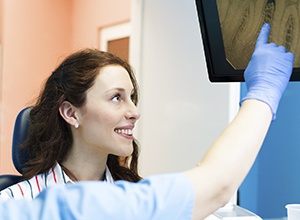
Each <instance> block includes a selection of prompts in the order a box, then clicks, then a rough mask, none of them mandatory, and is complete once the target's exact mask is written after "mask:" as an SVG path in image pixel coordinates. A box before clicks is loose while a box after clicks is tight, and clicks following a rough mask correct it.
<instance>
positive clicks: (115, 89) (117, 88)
mask: <svg viewBox="0 0 300 220" xmlns="http://www.w3.org/2000/svg"><path fill="white" fill-rule="evenodd" d="M112 91H119V92H125V91H126V89H124V88H120V87H116V88H112V89H109V90H107V91H106V92H105V93H107V92H112ZM133 93H135V89H134V88H132V90H131V94H133Z"/></svg>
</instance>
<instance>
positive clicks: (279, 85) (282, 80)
mask: <svg viewBox="0 0 300 220" xmlns="http://www.w3.org/2000/svg"><path fill="white" fill-rule="evenodd" d="M269 33H270V25H269V24H264V25H263V27H262V28H261V31H260V33H259V35H258V38H257V40H256V46H255V50H254V52H253V54H252V58H251V60H250V62H249V64H248V66H247V68H246V70H245V72H244V78H245V82H246V86H247V89H248V93H247V95H246V96H245V97H244V98H243V99H242V101H241V102H243V101H244V100H246V99H256V100H260V101H263V102H265V103H266V104H268V105H269V106H270V108H271V110H272V113H273V118H272V120H274V119H275V118H276V111H277V108H278V104H279V101H280V99H281V96H282V93H283V92H284V90H285V88H286V86H287V84H288V82H289V79H290V77H291V74H292V70H293V62H294V55H293V54H292V53H290V52H286V49H285V48H284V47H283V46H277V45H276V44H275V43H268V38H269Z"/></svg>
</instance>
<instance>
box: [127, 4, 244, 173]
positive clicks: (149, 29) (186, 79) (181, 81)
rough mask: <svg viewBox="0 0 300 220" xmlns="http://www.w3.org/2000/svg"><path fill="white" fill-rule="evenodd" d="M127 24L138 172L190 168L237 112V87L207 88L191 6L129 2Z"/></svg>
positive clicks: (203, 59)
mask: <svg viewBox="0 0 300 220" xmlns="http://www.w3.org/2000/svg"><path fill="white" fill-rule="evenodd" d="M131 21H132V28H133V29H132V36H131V43H130V44H131V48H130V57H131V58H130V60H131V64H132V65H133V66H134V67H135V69H136V72H137V76H138V81H139V84H140V92H141V101H140V104H139V108H140V112H141V115H142V116H141V119H140V120H139V122H138V128H137V138H138V140H139V141H140V144H141V157H140V172H141V174H142V175H143V176H148V175H151V174H154V173H165V172H174V171H181V170H185V169H188V168H191V167H193V166H195V165H196V164H197V163H198V162H199V160H200V159H201V157H202V156H203V155H204V153H205V151H206V150H207V148H208V147H209V146H210V144H211V143H212V142H213V141H214V139H215V138H216V137H217V136H218V134H219V133H220V132H221V131H222V130H223V128H224V127H225V126H226V125H227V124H228V122H229V120H231V118H232V112H234V113H235V112H236V109H237V108H238V104H237V103H238V99H239V97H238V95H237V94H236V92H235V94H234V96H231V95H230V94H232V91H239V90H237V88H239V87H238V86H239V85H238V84H236V83H235V84H232V85H231V84H228V83H214V84H212V83H210V82H209V80H208V75H207V69H206V63H205V57H204V52H203V46H202V40H201V34H200V29H199V23H198V18H197V14H196V6H195V2H194V0H185V1H183V0H143V1H142V0H132V20H131ZM229 97H231V98H229ZM233 99H234V100H233ZM232 104H233V105H232Z"/></svg>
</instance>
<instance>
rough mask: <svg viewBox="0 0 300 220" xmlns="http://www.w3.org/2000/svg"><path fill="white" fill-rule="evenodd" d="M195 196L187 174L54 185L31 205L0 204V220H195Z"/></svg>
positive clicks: (13, 202)
mask: <svg viewBox="0 0 300 220" xmlns="http://www.w3.org/2000/svg"><path fill="white" fill-rule="evenodd" d="M193 208H194V192H193V187H192V184H191V182H190V181H189V180H188V178H187V176H186V175H185V174H181V173H177V174H164V175H163V174H161V175H155V176H152V177H149V178H147V179H144V180H141V181H140V182H138V183H130V182H127V181H116V182H115V184H109V183H107V182H80V183H77V184H74V185H73V184H72V185H68V184H67V185H65V186H61V185H54V186H51V187H49V188H47V189H46V190H44V191H43V192H42V193H40V194H39V196H38V197H37V198H36V199H34V200H32V201H30V202H29V201H25V200H18V201H16V200H10V201H8V202H4V203H1V202H0V219H11V220H16V219H31V220H32V219H33V220H35V219H49V220H50V219H51V220H56V219H111V220H114V219H123V220H126V219H128V220H129V219H130V220H132V219H143V220H147V219H149V220H150V219H151V220H158V219H159V220H161V219H184V220H186V219H187V220H188V219H192V213H193Z"/></svg>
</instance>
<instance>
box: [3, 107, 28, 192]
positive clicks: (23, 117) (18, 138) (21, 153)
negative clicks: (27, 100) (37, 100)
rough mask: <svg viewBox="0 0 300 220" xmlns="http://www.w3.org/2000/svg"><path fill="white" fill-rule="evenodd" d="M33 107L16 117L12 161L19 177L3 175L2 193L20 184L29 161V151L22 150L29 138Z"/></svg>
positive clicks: (22, 111)
mask: <svg viewBox="0 0 300 220" xmlns="http://www.w3.org/2000/svg"><path fill="white" fill-rule="evenodd" d="M31 108H32V107H26V108H24V109H23V110H21V111H20V112H19V114H18V115H17V117H16V121H15V125H14V131H13V139H12V160H13V164H14V166H15V168H16V170H17V171H18V172H19V173H20V174H19V175H14V174H3V175H0V191H1V190H3V189H5V188H6V187H8V186H11V185H13V184H15V183H18V182H20V181H21V180H22V178H23V176H22V169H23V167H24V164H25V163H26V161H27V160H28V152H27V150H24V149H21V144H22V143H23V142H24V140H25V139H26V136H27V132H28V128H29V114H30V110H31Z"/></svg>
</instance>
